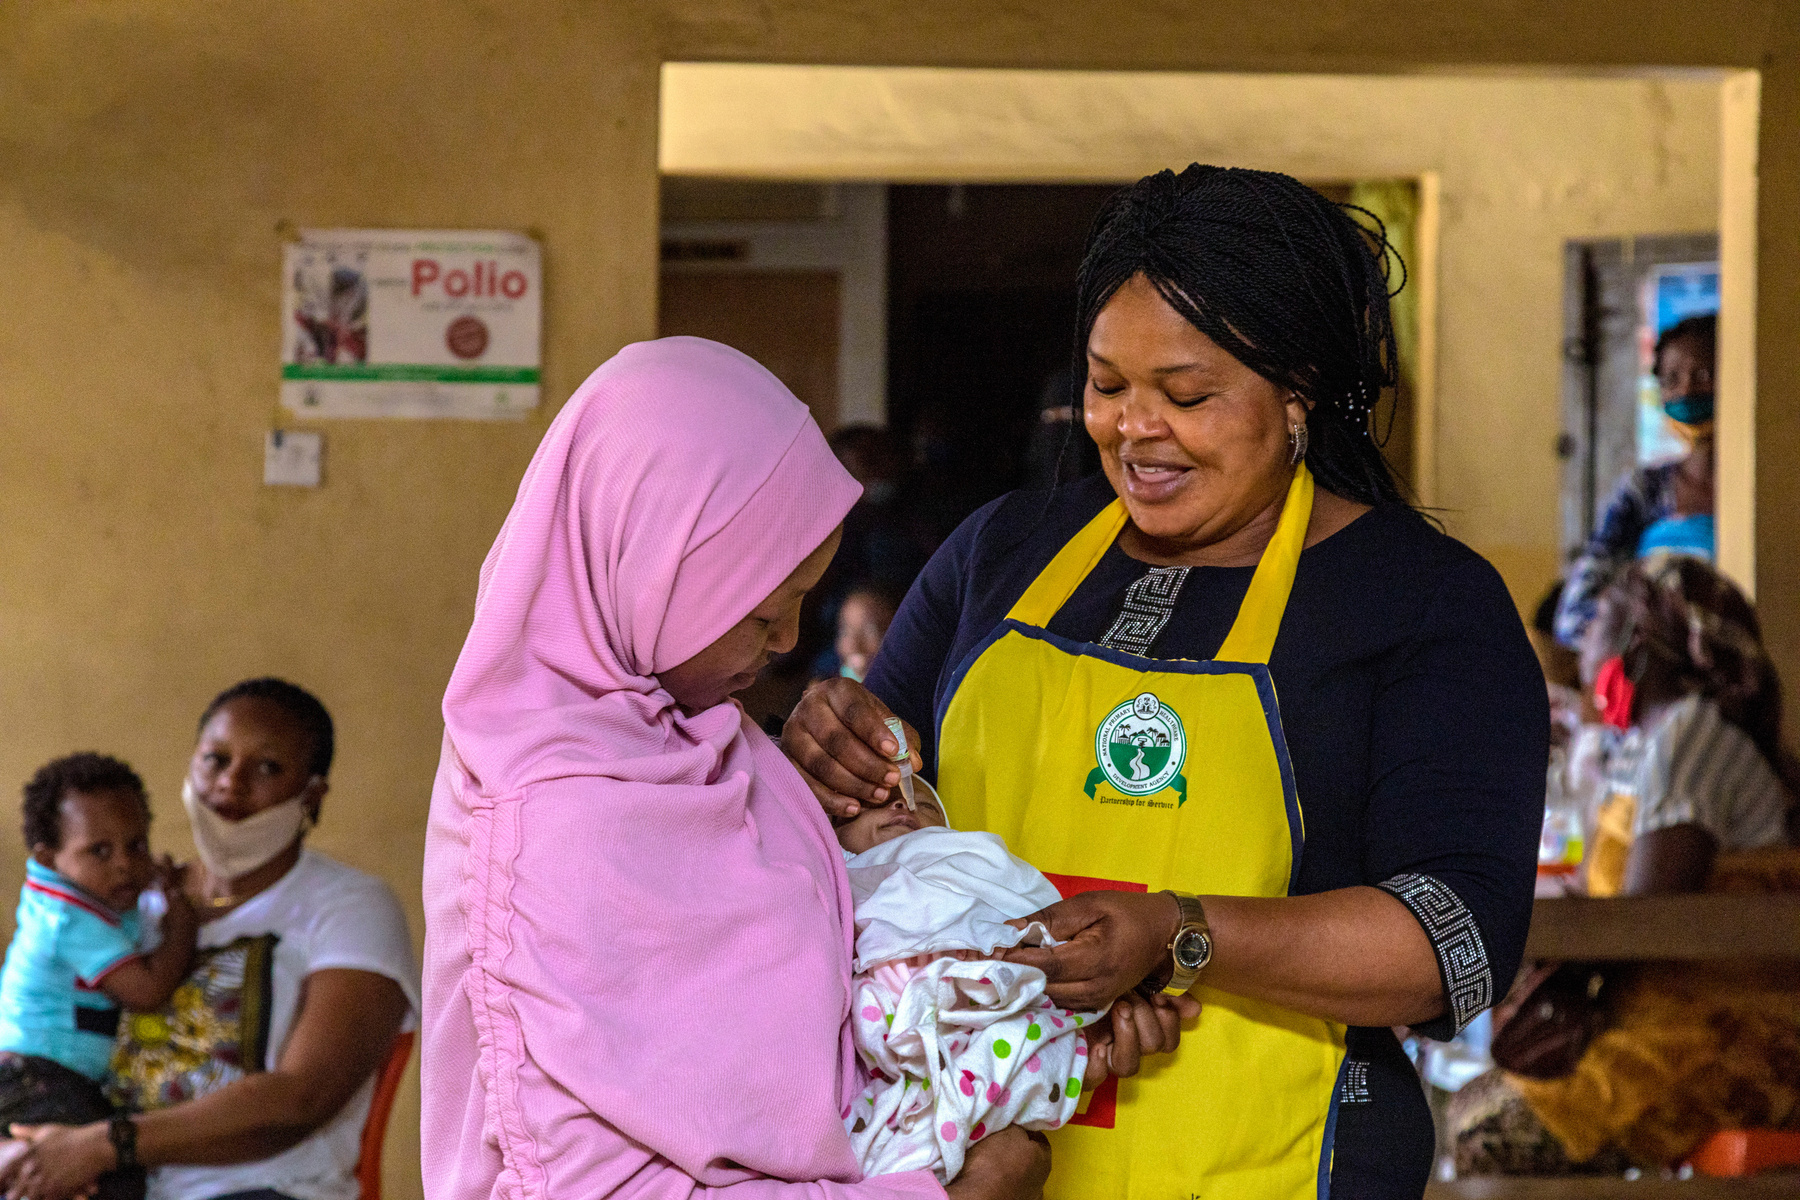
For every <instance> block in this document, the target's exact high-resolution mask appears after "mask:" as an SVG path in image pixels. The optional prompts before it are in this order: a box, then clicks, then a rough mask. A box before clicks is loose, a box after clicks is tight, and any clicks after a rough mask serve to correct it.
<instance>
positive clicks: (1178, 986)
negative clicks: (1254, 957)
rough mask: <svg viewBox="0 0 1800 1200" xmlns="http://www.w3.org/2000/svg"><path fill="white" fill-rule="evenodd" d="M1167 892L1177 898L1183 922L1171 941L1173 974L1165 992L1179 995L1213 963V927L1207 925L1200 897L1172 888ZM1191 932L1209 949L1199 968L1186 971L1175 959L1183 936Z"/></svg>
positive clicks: (1177, 927)
mask: <svg viewBox="0 0 1800 1200" xmlns="http://www.w3.org/2000/svg"><path fill="white" fill-rule="evenodd" d="M1165 890H1167V891H1168V894H1169V895H1171V896H1173V897H1175V903H1176V904H1178V905H1180V907H1181V920H1180V923H1179V924H1177V925H1176V926H1175V935H1174V936H1173V937H1171V938H1170V939H1169V963H1170V967H1171V974H1170V976H1169V982H1168V983H1167V984H1166V985H1165V987H1164V989H1163V990H1165V991H1167V992H1171V993H1177V994H1179V993H1181V992H1185V991H1187V990H1188V989H1189V988H1191V987H1193V986H1194V980H1196V979H1198V978H1199V977H1200V972H1201V971H1203V970H1205V969H1206V965H1207V963H1209V962H1211V961H1212V926H1211V925H1209V924H1207V921H1206V909H1205V908H1204V907H1203V906H1202V905H1201V903H1200V898H1199V897H1198V896H1195V895H1192V894H1191V893H1188V892H1177V891H1175V890H1174V889H1172V888H1171V889H1165ZM1190 931H1194V932H1197V933H1199V934H1200V936H1201V937H1203V938H1205V939H1206V946H1207V949H1206V953H1205V956H1204V957H1203V958H1202V959H1201V961H1200V965H1199V966H1197V967H1193V968H1191V969H1184V968H1183V967H1182V965H1181V960H1180V959H1178V958H1176V957H1175V947H1176V946H1177V945H1178V944H1179V943H1180V941H1181V938H1182V935H1183V934H1185V933H1188V932H1190Z"/></svg>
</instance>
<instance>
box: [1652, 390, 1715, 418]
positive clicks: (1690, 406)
mask: <svg viewBox="0 0 1800 1200" xmlns="http://www.w3.org/2000/svg"><path fill="white" fill-rule="evenodd" d="M1663 411H1664V412H1665V413H1668V414H1669V420H1671V421H1674V422H1676V423H1677V424H1680V425H1704V424H1706V422H1708V421H1710V420H1712V419H1713V394H1712V393H1711V392H1689V393H1688V394H1687V395H1685V396H1671V397H1670V398H1669V399H1667V400H1664V401H1663Z"/></svg>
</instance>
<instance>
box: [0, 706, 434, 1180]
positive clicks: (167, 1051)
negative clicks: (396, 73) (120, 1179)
mask: <svg viewBox="0 0 1800 1200" xmlns="http://www.w3.org/2000/svg"><path fill="white" fill-rule="evenodd" d="M332 748H333V734H332V724H331V717H330V715H329V714H328V713H327V712H326V711H325V707H324V705H322V704H320V703H319V701H318V700H317V699H316V698H314V697H313V696H312V695H311V694H309V693H308V692H306V691H304V690H303V689H301V688H298V687H295V686H294V685H293V684H291V683H285V682H283V681H281V680H278V679H255V680H249V681H246V682H244V683H240V684H237V685H236V686H234V687H232V688H229V689H227V690H226V691H225V692H223V693H221V694H220V695H219V697H218V698H217V699H215V700H214V701H213V702H212V703H211V704H210V705H208V706H207V708H206V711H205V712H204V713H203V714H202V716H201V719H200V733H199V738H198V743H197V744H196V746H195V747H194V754H193V758H192V760H191V761H190V763H189V765H188V774H187V778H186V780H185V781H184V782H183V784H182V801H183V803H184V805H185V806H186V809H187V814H188V820H189V823H190V824H191V826H192V828H193V833H194V844H195V847H196V849H197V850H198V851H199V856H200V862H201V865H202V866H203V867H204V872H203V873H197V874H199V879H198V880H197V881H196V882H197V894H196V895H195V896H194V898H193V899H194V903H195V906H196V907H197V908H198V909H199V911H200V918H201V920H202V921H203V922H204V924H202V926H201V929H200V937H199V950H198V952H197V954H196V961H195V967H194V969H193V971H192V972H191V973H190V975H189V976H188V979H187V981H186V982H185V983H183V984H182V985H181V986H180V987H178V988H177V989H176V991H175V994H174V996H173V997H172V998H171V999H170V1001H169V1003H168V1004H167V1005H166V1006H164V1008H163V1009H162V1010H161V1011H160V1012H158V1013H155V1014H133V1015H128V1016H127V1017H126V1019H125V1021H124V1023H123V1027H122V1030H121V1033H120V1036H119V1040H118V1042H117V1043H116V1044H115V1049H114V1054H113V1060H112V1068H111V1077H110V1079H109V1083H108V1091H109V1095H110V1097H111V1098H112V1099H113V1101H114V1102H115V1104H117V1105H118V1106H119V1107H120V1108H121V1109H128V1110H134V1112H135V1115H133V1116H130V1117H119V1118H114V1119H113V1120H112V1121H110V1122H106V1121H100V1122H95V1123H93V1124H91V1125H80V1126H70V1125H42V1126H36V1127H33V1128H29V1129H27V1128H22V1127H15V1129H14V1133H15V1136H21V1137H23V1138H24V1139H25V1141H26V1142H27V1143H28V1148H27V1149H25V1150H24V1151H23V1152H22V1153H18V1156H17V1157H16V1158H11V1159H7V1160H5V1161H6V1165H5V1166H4V1168H0V1188H4V1189H5V1190H6V1191H7V1192H8V1193H9V1194H11V1195H15V1196H30V1197H32V1200H65V1198H67V1197H71V1196H75V1195H79V1194H81V1193H82V1192H83V1191H85V1190H86V1189H87V1188H88V1187H89V1186H90V1185H91V1184H92V1182H93V1181H94V1179H96V1178H97V1177H98V1176H99V1175H100V1174H101V1173H102V1172H105V1171H110V1170H113V1169H115V1168H116V1167H121V1166H129V1165H131V1162H133V1161H135V1162H136V1163H140V1164H142V1165H143V1166H145V1167H148V1168H150V1169H151V1170H150V1186H149V1196H150V1200H221V1198H225V1197H232V1198H235V1200H251V1198H252V1197H254V1198H255V1200H284V1198H291V1200H356V1197H357V1195H358V1185H357V1181H356V1174H355V1172H356V1165H357V1159H358V1155H359V1153H360V1148H361V1136H362V1128H363V1124H364V1121H365V1119H366V1117H367V1116H368V1111H369V1104H370V1099H371V1096H372V1094H373V1091H374V1079H375V1075H376V1073H377V1072H378V1071H379V1069H380V1068H381V1066H382V1064H383V1062H385V1060H386V1059H387V1056H388V1054H389V1051H390V1048H391V1047H392V1045H393V1042H394V1038H395V1036H396V1035H397V1034H399V1033H400V1032H401V1030H402V1029H403V1028H411V1027H412V1026H413V1024H414V1023H415V1021H416V1017H417V1013H418V1010H419V974H418V971H419V969H418V964H417V961H416V960H415V958H414V956H413V947H412V939H411V935H410V934H409V933H408V930H407V926H406V918H405V915H404V914H403V912H402V911H401V908H400V904H399V902H398V901H397V900H396V899H395V897H394V893H393V891H392V890H391V889H390V888H389V887H388V886H387V885H386V884H385V883H383V882H381V881H380V880H379V879H376V878H374V877H373V876H370V875H366V874H364V873H363V872H361V871H358V870H355V869H353V868H351V867H347V866H344V865H343V864H341V863H338V862H334V861H333V860H331V859H329V858H327V857H325V856H324V855H322V854H320V853H318V852H317V851H314V850H308V849H306V847H305V839H306V833H307V831H308V830H309V829H310V828H311V827H312V826H313V824H315V823H316V822H317V821H318V819H319V810H320V805H321V804H322V802H323V801H324V798H325V793H326V791H327V789H328V786H329V785H328V784H327V782H326V777H327V774H328V773H329V771H330V769H331V758H332ZM244 1064H255V1065H254V1066H252V1067H251V1068H250V1069H249V1070H246V1069H245V1067H244Z"/></svg>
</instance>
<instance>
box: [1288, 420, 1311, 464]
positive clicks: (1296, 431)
mask: <svg viewBox="0 0 1800 1200" xmlns="http://www.w3.org/2000/svg"><path fill="white" fill-rule="evenodd" d="M1306 443H1307V435H1306V426H1304V425H1297V424H1296V425H1289V426H1288V448H1289V451H1290V453H1289V454H1288V466H1290V467H1297V466H1299V465H1300V464H1301V463H1302V462H1304V461H1306Z"/></svg>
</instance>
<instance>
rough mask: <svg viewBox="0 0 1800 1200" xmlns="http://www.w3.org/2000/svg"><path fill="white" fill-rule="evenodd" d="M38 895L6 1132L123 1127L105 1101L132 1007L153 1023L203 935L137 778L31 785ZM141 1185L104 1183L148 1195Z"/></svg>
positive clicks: (0, 981) (12, 964)
mask: <svg viewBox="0 0 1800 1200" xmlns="http://www.w3.org/2000/svg"><path fill="white" fill-rule="evenodd" d="M24 810H25V844H26V845H27V846H29V847H30V848H31V857H30V858H29V859H28V860H27V861H26V864H25V886H24V888H23V889H22V890H21V891H20V893H19V910H18V917H17V927H16V929H15V931H14V933H13V939H12V943H11V945H9V946H8V947H7V950H6V965H5V966H4V967H3V968H0V1131H3V1130H4V1128H5V1126H7V1125H11V1124H23V1125H33V1124H41V1123H47V1122H56V1123H70V1124H84V1123H86V1122H89V1121H96V1120H104V1119H107V1118H109V1117H111V1116H113V1115H114V1114H113V1110H112V1106H111V1105H110V1104H108V1103H107V1101H106V1098H105V1095H104V1094H103V1093H102V1091H101V1088H100V1080H101V1078H102V1077H103V1076H104V1075H105V1074H106V1065H107V1061H108V1059H110V1058H111V1056H112V1044H113V1035H114V1033H115V1032H117V1029H118V1024H119V1011H120V1006H121V1005H122V1006H124V1007H126V1008H131V1009H137V1010H148V1011H154V1010H156V1009H158V1008H161V1007H162V1006H163V1004H165V1003H166V1002H167V1001H168V999H169V996H170V995H171V993H173V992H174V990H175V988H176V987H177V986H178V985H179V984H180V983H181V981H182V979H183V978H184V977H185V976H186V975H187V972H188V968H189V967H190V966H191V965H192V963H193V957H194V935H195V931H196V929H197V927H198V921H197V919H196V917H195V914H194V908H193V905H192V904H191V903H189V901H188V899H187V896H186V895H185V893H183V891H182V890H181V886H180V885H181V881H182V874H183V871H182V869H180V868H177V867H175V865H174V864H173V863H171V862H170V861H169V860H168V859H167V857H166V856H165V857H164V859H163V860H162V862H161V863H160V864H159V863H157V862H155V861H153V860H152V859H151V857H150V844H149V836H150V805H149V801H148V800H147V799H146V798H145V795H144V785H143V781H142V780H140V779H139V778H138V776H137V773H136V772H134V771H133V770H132V769H131V768H130V767H128V766H126V765H125V764H124V763H122V762H120V761H119V760H118V759H115V758H108V757H106V756H104V755H100V754H72V755H70V756H68V757H67V758H59V759H57V760H56V761H55V762H52V763H49V764H47V765H46V766H44V767H43V768H42V769H41V770H39V771H38V773H37V774H36V775H34V776H32V778H31V782H29V783H27V784H26V785H25V806H24ZM153 882H159V883H160V885H161V888H162V890H163V893H164V895H165V897H166V899H167V910H166V912H165V914H164V916H163V919H162V925H161V930H162V940H161V942H160V943H159V944H158V945H157V946H156V947H155V948H154V949H150V950H146V949H145V948H144V945H143V936H142V931H141V930H140V928H139V918H138V897H139V896H140V895H141V894H142V893H143V891H144V890H145V888H147V887H149V886H150V885H151V884H152V883H153ZM142 1189H143V1177H142V1174H141V1173H135V1175H134V1176H127V1174H126V1173H123V1172H116V1173H114V1174H113V1175H109V1176H103V1177H102V1179H101V1188H100V1192H101V1196H102V1197H103V1200H117V1198H121V1197H129V1196H132V1195H141V1194H142Z"/></svg>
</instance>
